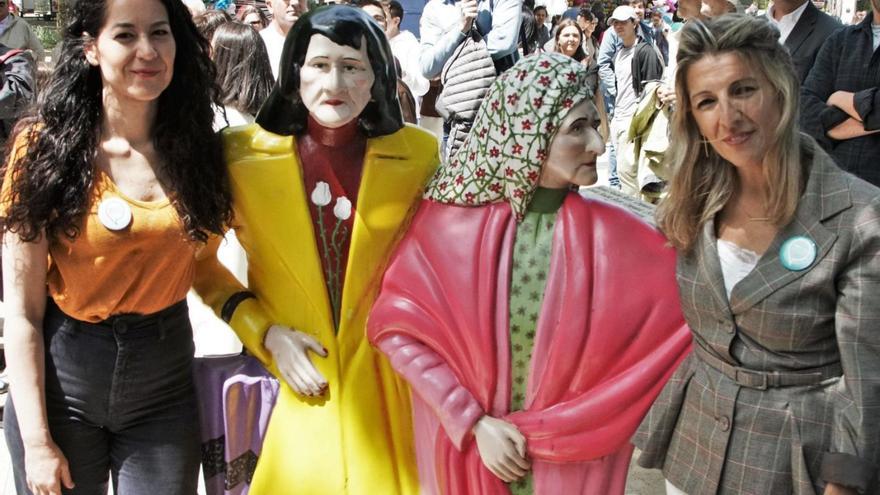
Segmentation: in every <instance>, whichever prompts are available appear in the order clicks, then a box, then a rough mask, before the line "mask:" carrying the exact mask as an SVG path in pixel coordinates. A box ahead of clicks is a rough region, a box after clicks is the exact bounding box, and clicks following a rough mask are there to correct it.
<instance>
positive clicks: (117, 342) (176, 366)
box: [4, 300, 201, 495]
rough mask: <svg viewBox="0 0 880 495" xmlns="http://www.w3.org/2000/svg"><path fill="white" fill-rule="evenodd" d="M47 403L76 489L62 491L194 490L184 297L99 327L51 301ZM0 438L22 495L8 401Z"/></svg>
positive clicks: (193, 418)
mask: <svg viewBox="0 0 880 495" xmlns="http://www.w3.org/2000/svg"><path fill="white" fill-rule="evenodd" d="M43 337H44V341H45V347H46V409H47V413H48V417H49V430H50V432H51V434H52V440H54V441H55V443H56V444H57V445H58V447H59V448H60V449H61V451H62V452H63V453H64V455H65V456H66V457H67V460H68V462H69V464H70V470H71V476H72V477H73V482H74V483H75V484H76V487H75V488H74V489H73V490H65V491H64V493H65V494H76V495H80V494H84V495H97V494H102V495H103V494H105V493H107V483H108V481H109V480H108V474H112V481H113V486H114V488H115V491H116V493H117V494H119V495H160V494H161V495H175V494H179V495H193V494H195V493H196V489H197V484H198V469H199V461H200V456H201V451H200V446H199V441H200V438H199V420H198V409H197V407H196V398H195V392H194V389H193V379H192V358H193V341H192V327H191V326H190V323H189V317H188V314H187V308H186V301H181V302H179V303H177V304H175V305H173V306H170V307H168V308H166V309H164V310H162V311H160V312H158V313H154V314H152V315H146V316H142V315H121V316H114V317H112V318H110V319H108V320H106V321H104V322H101V323H98V324H92V323H85V322H81V321H78V320H75V319H73V318H70V317H69V316H67V315H65V314H64V313H62V312H61V310H59V309H58V307H57V306H56V305H55V304H54V303H53V302H52V301H51V300H50V301H49V302H48V303H47V308H46V316H45V318H44V322H43ZM4 421H5V433H6V443H7V445H8V446H9V452H10V456H11V458H12V466H13V473H14V476H15V486H16V489H17V491H18V493H19V495H23V494H30V491H29V490H28V489H27V484H26V481H25V469H24V449H23V447H22V441H21V434H20V431H19V428H18V422H17V420H16V417H15V410H14V408H13V404H12V401H11V400H9V401H7V404H6V410H5V412H4Z"/></svg>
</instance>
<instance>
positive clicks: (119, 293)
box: [47, 170, 198, 322]
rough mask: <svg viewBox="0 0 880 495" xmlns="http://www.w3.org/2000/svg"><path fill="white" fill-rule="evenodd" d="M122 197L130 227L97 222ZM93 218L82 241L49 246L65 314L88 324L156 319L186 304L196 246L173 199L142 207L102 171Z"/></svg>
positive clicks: (54, 288)
mask: <svg viewBox="0 0 880 495" xmlns="http://www.w3.org/2000/svg"><path fill="white" fill-rule="evenodd" d="M110 198H119V199H121V200H122V201H123V202H124V203H125V204H126V205H128V207H129V209H130V210H131V222H130V223H129V224H128V226H127V227H125V228H123V229H121V230H111V229H109V228H108V227H106V226H105V225H104V224H103V223H102V222H101V220H100V219H99V217H98V207H99V205H100V203H101V201H106V200H108V199H110ZM88 211H89V213H88V215H87V216H86V218H85V219H84V222H83V224H82V225H81V227H80V229H81V230H80V234H79V236H77V237H76V238H75V239H73V240H70V239H67V238H66V237H63V236H62V237H60V238H59V239H58V240H57V241H55V242H53V243H51V244H50V245H49V257H50V260H49V273H48V275H47V281H48V286H49V295H50V296H51V297H52V299H54V300H55V303H56V304H57V305H58V307H59V308H61V310H62V311H64V313H66V314H68V315H70V316H72V317H74V318H76V319H78V320H82V321H88V322H98V321H101V320H105V319H107V318H108V317H110V316H113V315H119V314H126V313H140V314H149V313H155V312H156V311H159V310H161V309H164V308H166V307H168V306H170V305H172V304H174V303H176V302H178V301H180V300H182V299H184V298H185V297H186V293H187V291H188V290H189V288H190V286H191V285H192V281H193V274H194V270H195V251H196V248H197V247H198V246H197V243H196V242H194V241H192V240H190V239H189V237H188V236H187V235H186V232H185V231H184V229H183V223H182V221H181V219H180V217H179V216H178V215H177V210H176V209H175V208H174V206H173V205H172V204H171V202H170V200H169V199H167V198H166V199H163V200H160V201H151V202H145V201H137V200H135V199H132V198H129V197H128V196H126V195H125V194H124V193H122V192H121V191H120V190H119V189H118V188H117V187H116V184H114V183H113V181H112V180H111V179H110V177H109V176H108V175H107V174H105V173H104V172H102V171H98V170H96V172H95V181H94V185H93V187H92V191H91V193H90V194H89V210H88Z"/></svg>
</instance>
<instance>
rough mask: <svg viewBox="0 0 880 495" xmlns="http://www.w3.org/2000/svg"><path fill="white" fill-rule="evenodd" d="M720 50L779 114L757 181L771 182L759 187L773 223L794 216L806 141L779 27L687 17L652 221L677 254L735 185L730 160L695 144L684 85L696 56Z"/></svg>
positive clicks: (736, 18) (743, 19)
mask: <svg viewBox="0 0 880 495" xmlns="http://www.w3.org/2000/svg"><path fill="white" fill-rule="evenodd" d="M724 53H736V54H738V55H739V56H740V57H742V59H743V60H744V61H745V62H746V63H747V64H748V65H749V66H750V67H752V68H753V69H755V70H757V71H758V72H760V73H762V74H763V75H764V77H765V78H766V79H767V81H769V82H770V84H771V85H772V87H773V90H774V92H775V94H776V98H777V101H776V103H778V106H779V109H780V113H781V115H780V119H779V124H778V125H777V126H776V128H775V129H773V131H772V132H773V134H772V136H771V137H770V140H769V141H770V143H771V146H770V149H769V150H768V152H767V155H766V156H765V158H764V162H763V165H764V166H763V172H764V178H765V179H766V181H767V184H770V185H771V187H768V188H767V190H766V192H765V204H766V208H767V214H768V217H769V219H770V221H771V222H773V224H774V225H777V226H783V225H785V224H787V223H788V222H789V221H790V220H791V218H792V217H793V216H794V212H795V210H796V209H797V203H798V199H799V197H800V195H801V190H802V188H803V184H804V176H805V174H804V171H803V167H802V163H801V159H802V153H804V152H808V150H810V149H811V146H810V145H809V140H808V139H807V140H804V139H803V137H802V136H801V134H800V132H799V131H798V126H797V122H798V96H799V92H800V84H799V82H798V79H797V76H795V72H794V67H793V65H792V62H791V57H790V56H789V54H788V52H787V51H786V49H785V47H783V46H782V45H781V44H780V43H779V32H778V31H777V30H776V29H775V28H774V27H773V26H771V25H770V23H769V22H768V21H767V20H766V19H764V18H754V17H751V16H748V15H741V14H728V15H724V16H721V17H718V18H715V19H711V20H707V21H701V20H697V19H693V20H689V21H688V22H687V24H685V26H684V28H682V30H681V38H680V44H679V47H678V55H677V60H678V69H677V73H676V76H675V92H676V95H677V102H678V109H677V110H676V111H675V112H674V113H673V116H672V122H671V135H670V146H669V150H668V151H667V160H670V164H671V169H672V171H673V176H672V180H671V181H670V185H669V194H668V196H667V197H666V199H665V200H664V201H663V202H662V203H661V204H660V206H659V208H658V210H657V224H658V226H659V227H660V229H661V230H662V231H663V233H664V234H666V236H667V238H668V239H669V242H670V243H671V244H672V245H673V246H675V248H676V249H678V250H680V251H683V252H685V253H687V252H689V251H690V249H691V248H692V247H693V245H694V243H695V242H696V239H697V237H698V236H699V235H700V232H701V231H702V229H703V226H704V225H705V223H706V222H707V221H709V220H710V219H712V218H713V217H714V216H715V214H716V213H718V212H719V211H720V210H721V209H722V208H723V207H724V205H725V204H726V203H727V201H728V200H729V199H730V197H731V195H732V193H733V191H734V189H735V187H736V181H737V177H736V171H735V170H734V167H733V165H731V164H730V162H728V161H727V160H725V159H723V158H721V156H719V155H718V153H717V152H716V151H715V150H714V149H713V148H712V147H711V146H707V145H706V143H705V142H704V141H703V136H702V135H701V134H700V130H699V129H698V127H697V123H696V121H695V120H694V116H693V114H692V113H691V109H690V101H689V98H688V87H687V75H688V70H689V69H690V68H691V67H692V66H693V65H694V64H695V63H696V62H697V61H699V60H700V59H702V58H703V57H706V56H710V55H718V54H724ZM771 103H772V102H767V104H771ZM802 147H803V148H804V149H802Z"/></svg>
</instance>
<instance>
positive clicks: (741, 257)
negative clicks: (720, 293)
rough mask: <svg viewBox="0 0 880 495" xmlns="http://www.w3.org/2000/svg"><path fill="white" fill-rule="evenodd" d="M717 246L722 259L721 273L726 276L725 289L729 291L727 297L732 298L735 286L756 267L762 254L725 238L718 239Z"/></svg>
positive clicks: (719, 256) (720, 259)
mask: <svg viewBox="0 0 880 495" xmlns="http://www.w3.org/2000/svg"><path fill="white" fill-rule="evenodd" d="M717 248H718V259H719V261H721V275H722V276H723V277H724V290H725V291H726V292H727V298H728V299H730V293H731V292H732V291H733V286H735V285H736V284H738V283H739V281H740V280H742V279H744V278H745V277H746V275H748V274H749V273H750V272H751V271H752V270H754V269H755V267H756V266H757V265H758V261H759V260H760V259H761V255H759V254H758V253H756V252H754V251H752V250H749V249H746V248H742V247H739V246H737V245H736V244H734V243H732V242H730V241H725V240H724V239H718V242H717Z"/></svg>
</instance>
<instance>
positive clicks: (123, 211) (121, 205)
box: [98, 198, 131, 230]
mask: <svg viewBox="0 0 880 495" xmlns="http://www.w3.org/2000/svg"><path fill="white" fill-rule="evenodd" d="M98 220H100V221H101V224H103V225H104V227H107V228H108V229H110V230H122V229H124V228H126V227H128V225H129V224H130V223H131V207H129V206H128V203H126V202H125V201H124V200H122V199H121V198H107V199H104V200H102V201H101V203H100V204H99V205H98Z"/></svg>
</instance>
